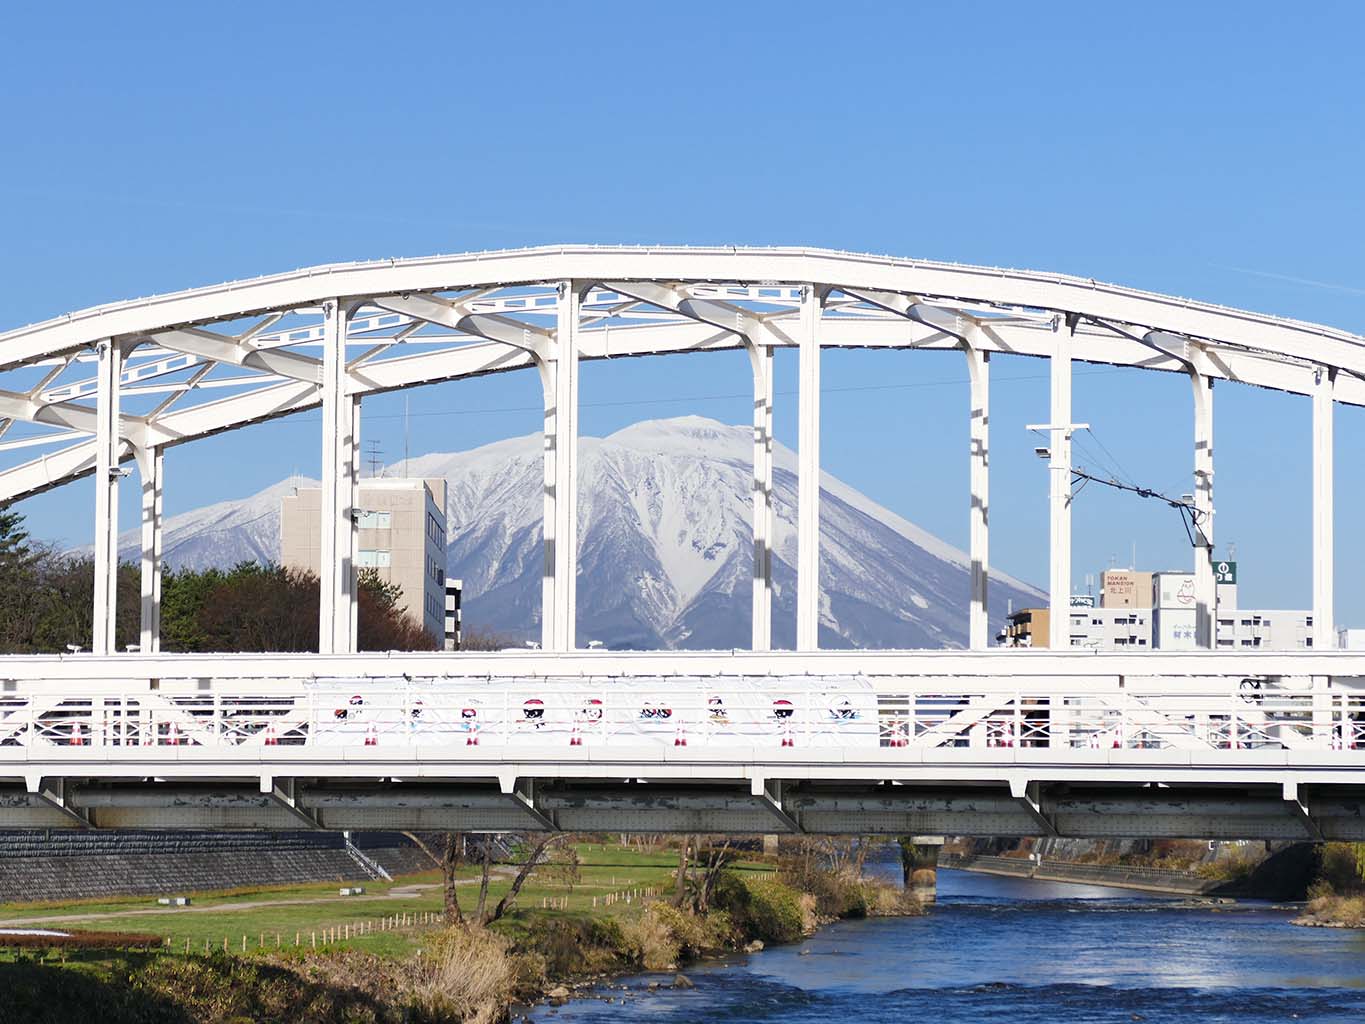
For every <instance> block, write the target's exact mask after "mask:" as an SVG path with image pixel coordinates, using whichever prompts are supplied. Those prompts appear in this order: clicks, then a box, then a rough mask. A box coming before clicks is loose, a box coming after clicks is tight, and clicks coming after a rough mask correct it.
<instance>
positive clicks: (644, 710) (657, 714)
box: [640, 700, 673, 719]
mask: <svg viewBox="0 0 1365 1024" xmlns="http://www.w3.org/2000/svg"><path fill="white" fill-rule="evenodd" d="M640 717H641V718H644V719H665V718H672V717H673V709H672V708H670V707H665V706H664V705H663V704H655V703H654V701H652V700H647V701H645V702H644V704H643V705H641V707H640Z"/></svg>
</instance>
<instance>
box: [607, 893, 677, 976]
mask: <svg viewBox="0 0 1365 1024" xmlns="http://www.w3.org/2000/svg"><path fill="white" fill-rule="evenodd" d="M670 924H671V922H670V921H669V920H667V919H665V917H664V915H663V914H661V913H658V912H657V910H656V908H655V907H650V908H649V909H648V910H646V911H645V912H644V913H643V914H641V915H640V916H639V917H637V918H634V919H633V920H624V921H622V922H621V924H620V928H621V944H622V946H624V947H625V953H626V955H627V956H628V957H630V958H631V959H632V960H634V961H635V962H636V963H638V964H640V966H642V967H643V968H645V970H647V971H667V970H672V969H673V968H674V967H676V966H677V965H678V956H679V955H680V953H681V951H682V946H681V943H679V942H678V939H677V938H676V937H675V936H674V934H673V929H672V927H670Z"/></svg>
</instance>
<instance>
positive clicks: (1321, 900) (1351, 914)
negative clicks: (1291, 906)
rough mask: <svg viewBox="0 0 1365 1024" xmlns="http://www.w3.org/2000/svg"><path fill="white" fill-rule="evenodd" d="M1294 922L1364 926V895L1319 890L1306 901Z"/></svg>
mask: <svg viewBox="0 0 1365 1024" xmlns="http://www.w3.org/2000/svg"><path fill="white" fill-rule="evenodd" d="M1295 923H1296V924H1308V925H1320V926H1334V927H1338V928H1365V895H1361V894H1356V895H1353V896H1338V895H1337V894H1336V893H1333V892H1330V891H1328V892H1321V891H1319V894H1318V895H1317V896H1314V897H1313V898H1312V899H1310V900H1309V901H1308V905H1307V906H1306V907H1305V908H1304V912H1303V915H1302V916H1301V917H1299V918H1298V919H1297V920H1296V921H1295Z"/></svg>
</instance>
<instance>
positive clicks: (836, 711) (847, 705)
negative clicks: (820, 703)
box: [829, 697, 858, 722]
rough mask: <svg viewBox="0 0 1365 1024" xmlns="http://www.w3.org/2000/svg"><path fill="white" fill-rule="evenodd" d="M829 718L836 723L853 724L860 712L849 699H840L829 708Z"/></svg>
mask: <svg viewBox="0 0 1365 1024" xmlns="http://www.w3.org/2000/svg"><path fill="white" fill-rule="evenodd" d="M829 717H830V718H831V719H833V720H834V721H836V722H852V721H854V720H855V719H857V717H858V711H857V709H856V708H854V706H853V702H852V701H851V700H849V699H848V698H847V697H838V698H836V699H835V700H834V701H833V702H832V703H831V704H830V706H829Z"/></svg>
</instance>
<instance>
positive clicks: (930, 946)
mask: <svg viewBox="0 0 1365 1024" xmlns="http://www.w3.org/2000/svg"><path fill="white" fill-rule="evenodd" d="M938 878H939V902H938V904H937V906H935V907H934V908H933V910H932V911H931V912H930V913H929V914H928V915H927V916H925V917H918V918H899V919H880V920H873V921H849V922H843V923H840V924H836V925H832V926H830V927H828V928H825V929H823V930H821V931H820V933H819V934H818V935H816V936H814V937H813V938H811V939H808V940H806V941H805V942H802V943H800V944H798V945H793V946H784V947H780V948H775V949H769V950H765V951H763V952H762V953H757V954H754V955H753V956H747V957H738V958H735V959H733V960H731V961H729V962H726V963H723V964H707V965H704V966H697V967H694V968H691V969H689V970H688V971H687V975H688V977H689V978H690V979H691V980H692V981H693V982H694V983H695V984H696V988H695V989H691V990H685V989H684V990H674V989H671V988H669V989H660V990H658V991H653V992H651V991H650V990H649V989H648V983H649V982H651V981H654V982H662V983H664V984H668V983H669V982H671V981H672V978H673V975H672V974H667V975H657V974H655V975H648V974H647V975H639V976H636V977H632V978H627V979H624V983H625V985H626V986H627V987H626V990H625V991H622V990H621V988H620V987H619V985H620V983H619V982H618V983H617V987H613V988H610V989H601V990H598V991H597V992H595V993H594V994H593V997H590V998H587V999H582V1000H577V1001H575V1002H572V1003H569V1004H568V1005H566V1006H562V1007H558V1008H549V1007H540V1008H538V1009H537V1010H536V1011H535V1012H534V1013H533V1015H532V1019H533V1020H534V1021H536V1022H537V1024H551V1022H554V1024H559V1022H574V1024H597V1022H607V1021H612V1022H615V1024H620V1022H622V1021H648V1022H651V1024H673V1022H705V1024H720V1022H733V1024H759V1022H769V1021H774V1022H775V1021H781V1022H783V1024H815V1022H821V1024H826V1022H839V1024H882V1022H887V1024H891V1022H895V1024H915V1022H920V1021H925V1022H934V1024H976V1022H996V1021H1002V1022H1003V1021H1008V1022H1011V1024H1012V1022H1016V1021H1049V1022H1050V1021H1058V1022H1066V1024H1073V1022H1085V1024H1110V1022H1114V1024H1120V1022H1122V1024H1129V1022H1132V1021H1147V1022H1148V1024H1166V1022H1180V1024H1190V1022H1222V1021H1228V1022H1233V1021H1235V1022H1237V1024H1261V1022H1269V1021H1276V1022H1279V1021H1295V1020H1297V1021H1305V1022H1319V1024H1326V1022H1333V1024H1336V1022H1351V1024H1358V1022H1362V1021H1365V934H1362V933H1357V932H1353V931H1349V930H1345V929H1325V928H1297V927H1294V926H1293V925H1291V924H1290V923H1289V922H1290V919H1291V918H1292V917H1293V916H1294V915H1293V913H1292V912H1289V911H1283V910H1275V909H1273V908H1271V907H1270V906H1269V905H1265V904H1260V905H1258V904H1253V903H1243V904H1238V905H1237V906H1236V907H1229V908H1224V909H1202V908H1201V909H1188V908H1187V907H1182V906H1181V902H1182V901H1181V900H1179V899H1176V898H1171V897H1161V896H1144V895H1140V894H1134V893H1132V892H1129V891H1126V890H1120V889H1108V888H1102V887H1098V886H1088V885H1066V884H1054V883H1048V882H1034V881H1029V880H1025V879H1013V878H999V877H994V876H990V875H977V874H970V873H967V872H962V871H941V872H939V876H938ZM608 997H610V998H611V999H612V1000H613V1001H612V1002H611V1003H607V1002H606V1001H605V999H606V998H608ZM623 1002H624V1005H623Z"/></svg>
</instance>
